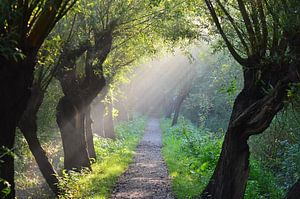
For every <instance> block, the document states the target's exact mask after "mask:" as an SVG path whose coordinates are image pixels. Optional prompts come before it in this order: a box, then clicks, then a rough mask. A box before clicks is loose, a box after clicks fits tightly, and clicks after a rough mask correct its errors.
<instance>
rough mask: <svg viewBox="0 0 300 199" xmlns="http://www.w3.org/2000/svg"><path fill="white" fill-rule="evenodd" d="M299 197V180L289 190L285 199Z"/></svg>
mask: <svg viewBox="0 0 300 199" xmlns="http://www.w3.org/2000/svg"><path fill="white" fill-rule="evenodd" d="M299 196H300V178H299V179H298V181H297V182H296V183H295V184H294V185H293V186H292V188H291V189H290V190H289V192H288V194H287V195H286V197H285V199H299Z"/></svg>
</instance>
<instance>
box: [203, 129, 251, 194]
mask: <svg viewBox="0 0 300 199" xmlns="http://www.w3.org/2000/svg"><path fill="white" fill-rule="evenodd" d="M236 134H237V132H233V131H228V132H227V134H226V136H225V139H224V143H223V147H222V152H221V155H220V158H219V161H218V164H217V167H216V168H215V172H214V174H213V176H212V178H211V180H210V182H209V184H208V185H207V187H206V188H205V190H204V191H203V193H202V197H201V198H205V199H206V198H207V199H208V198H210V199H241V198H243V197H244V192H245V188H246V184H247V179H248V175H249V146H248V144H247V139H244V138H242V139H241V138H239V137H238V136H236Z"/></svg>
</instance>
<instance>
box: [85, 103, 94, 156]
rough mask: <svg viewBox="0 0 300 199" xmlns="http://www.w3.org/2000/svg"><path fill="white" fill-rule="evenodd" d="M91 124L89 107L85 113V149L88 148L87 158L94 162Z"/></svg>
mask: <svg viewBox="0 0 300 199" xmlns="http://www.w3.org/2000/svg"><path fill="white" fill-rule="evenodd" d="M92 123H93V120H92V118H91V107H90V106H88V107H87V108H86V112H85V131H86V140H87V148H88V153H89V157H90V158H93V159H94V160H96V152H95V147H94V137H93V131H92Z"/></svg>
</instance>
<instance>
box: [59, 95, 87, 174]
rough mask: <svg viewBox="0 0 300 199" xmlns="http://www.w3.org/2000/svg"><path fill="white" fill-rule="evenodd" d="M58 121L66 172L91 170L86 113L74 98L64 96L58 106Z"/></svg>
mask: <svg viewBox="0 0 300 199" xmlns="http://www.w3.org/2000/svg"><path fill="white" fill-rule="evenodd" d="M56 110H57V115H56V121H57V124H58V126H59V128H60V132H61V137H62V142H63V148H64V168H65V169H66V170H77V171H79V170H81V169H82V168H89V169H91V164H90V160H89V154H88V149H87V142H86V135H85V129H84V120H85V113H84V111H83V109H82V107H81V106H80V105H77V104H75V103H74V98H73V99H72V100H70V98H68V97H66V96H64V97H62V98H61V99H60V101H59V103H58V105H57V108H56Z"/></svg>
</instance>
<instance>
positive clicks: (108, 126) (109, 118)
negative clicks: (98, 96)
mask: <svg viewBox="0 0 300 199" xmlns="http://www.w3.org/2000/svg"><path fill="white" fill-rule="evenodd" d="M107 108H108V110H107V114H106V115H105V116H104V121H103V123H104V135H105V137H106V138H111V139H116V133H115V130H114V122H113V115H112V109H113V107H112V104H111V103H110V104H108V106H107Z"/></svg>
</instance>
